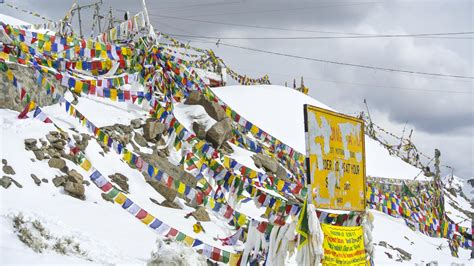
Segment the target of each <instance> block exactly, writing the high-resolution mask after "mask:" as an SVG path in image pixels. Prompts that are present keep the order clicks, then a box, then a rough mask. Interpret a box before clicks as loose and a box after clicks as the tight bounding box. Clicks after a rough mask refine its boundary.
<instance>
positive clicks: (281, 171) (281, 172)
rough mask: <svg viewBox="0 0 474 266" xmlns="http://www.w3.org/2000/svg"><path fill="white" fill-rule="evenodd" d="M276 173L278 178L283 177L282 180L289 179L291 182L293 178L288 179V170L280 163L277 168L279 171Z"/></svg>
mask: <svg viewBox="0 0 474 266" xmlns="http://www.w3.org/2000/svg"><path fill="white" fill-rule="evenodd" d="M275 175H276V177H277V178H278V179H281V180H283V181H287V182H288V181H290V182H291V180H288V177H287V176H286V175H287V172H286V170H285V168H284V167H283V166H281V165H280V164H278V168H277V171H276V173H275Z"/></svg>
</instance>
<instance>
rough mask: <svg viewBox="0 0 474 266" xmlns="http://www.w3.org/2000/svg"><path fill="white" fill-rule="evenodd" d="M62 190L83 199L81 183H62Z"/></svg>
mask: <svg viewBox="0 0 474 266" xmlns="http://www.w3.org/2000/svg"><path fill="white" fill-rule="evenodd" d="M64 191H66V192H68V193H69V195H71V196H73V197H75V198H78V199H84V198H85V196H84V193H85V188H84V185H83V184H77V183H73V182H66V183H65V184H64Z"/></svg>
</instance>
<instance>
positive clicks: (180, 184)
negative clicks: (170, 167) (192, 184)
mask: <svg viewBox="0 0 474 266" xmlns="http://www.w3.org/2000/svg"><path fill="white" fill-rule="evenodd" d="M185 190H186V185H185V184H184V183H183V182H180V183H179V186H178V193H179V194H184V191H185Z"/></svg>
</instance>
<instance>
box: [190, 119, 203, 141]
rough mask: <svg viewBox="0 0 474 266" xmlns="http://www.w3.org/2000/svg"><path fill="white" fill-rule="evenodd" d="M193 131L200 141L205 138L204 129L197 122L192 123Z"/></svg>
mask: <svg viewBox="0 0 474 266" xmlns="http://www.w3.org/2000/svg"><path fill="white" fill-rule="evenodd" d="M193 131H194V133H195V134H196V136H197V137H198V138H200V139H205V138H206V128H205V127H204V126H203V125H201V124H199V123H197V122H193Z"/></svg>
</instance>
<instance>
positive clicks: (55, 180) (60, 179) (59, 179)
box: [53, 176, 67, 187]
mask: <svg viewBox="0 0 474 266" xmlns="http://www.w3.org/2000/svg"><path fill="white" fill-rule="evenodd" d="M66 177H67V176H55V177H54V178H53V184H54V186H55V187H59V186H62V185H64V183H66Z"/></svg>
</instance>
